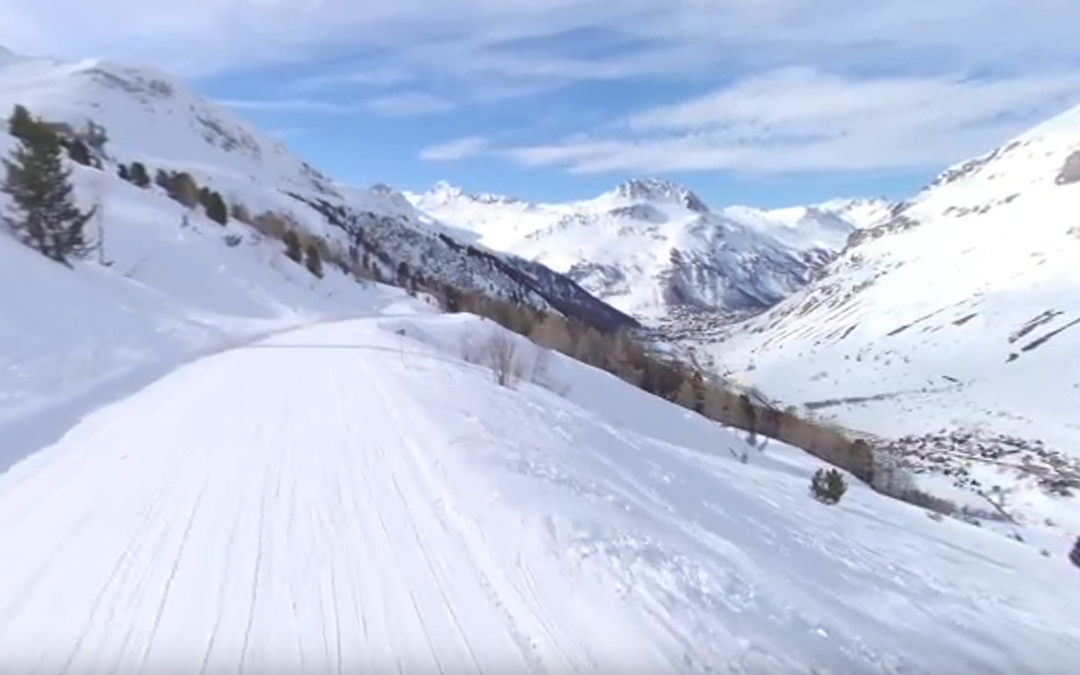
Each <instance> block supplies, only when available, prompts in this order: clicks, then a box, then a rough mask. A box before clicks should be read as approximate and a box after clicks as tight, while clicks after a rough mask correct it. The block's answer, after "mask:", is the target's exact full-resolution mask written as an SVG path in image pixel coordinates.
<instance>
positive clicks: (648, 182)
mask: <svg viewBox="0 0 1080 675" xmlns="http://www.w3.org/2000/svg"><path fill="white" fill-rule="evenodd" d="M615 194H616V195H618V196H619V197H622V198H624V199H630V200H634V201H657V202H669V203H670V202H674V203H678V204H681V205H682V206H685V207H686V208H688V209H690V210H691V211H694V212H696V213H709V207H708V206H706V205H705V202H703V201H701V199H700V198H699V197H698V196H697V195H696V194H694V192H693V191H692V190H691V189H690V188H688V187H685V186H683V185H680V184H678V183H675V182H673V181H670V180H666V179H663V178H632V179H630V180H628V181H625V182H624V183H622V184H620V185H619V186H618V187H616V188H615Z"/></svg>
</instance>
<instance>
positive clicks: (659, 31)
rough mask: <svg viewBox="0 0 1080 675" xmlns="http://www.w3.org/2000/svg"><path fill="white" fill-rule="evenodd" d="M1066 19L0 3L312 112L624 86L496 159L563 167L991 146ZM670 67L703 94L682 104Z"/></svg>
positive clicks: (567, 4)
mask: <svg viewBox="0 0 1080 675" xmlns="http://www.w3.org/2000/svg"><path fill="white" fill-rule="evenodd" d="M57 16H63V17H64V18H65V20H64V21H62V22H61V21H56V20H55V17H57ZM117 17H123V20H122V21H117ZM1077 26H1080V3H1078V2H1076V0H980V1H959V0H957V1H954V2H947V3H943V2H941V1H940V0H873V1H872V2H856V1H854V0H622V1H621V2H618V3H613V2H610V0H546V1H545V2H542V3H531V2H524V1H523V0H367V1H366V2H363V3H358V2H355V1H354V0H189V2H187V3H184V4H177V3H171V4H170V3H165V4H161V3H153V2H146V0H97V1H96V2H92V3H90V2H85V0H3V21H0V44H7V46H9V47H12V48H14V49H16V50H17V51H26V52H32V53H54V54H57V55H60V56H72V57H83V56H87V55H98V54H100V55H104V56H107V57H112V58H117V59H123V60H134V61H149V62H152V63H155V64H159V65H161V66H163V67H165V68H169V69H179V70H180V71H181V74H185V75H195V76H201V75H212V74H223V73H235V72H237V71H243V70H244V69H250V68H256V67H258V68H261V69H262V72H264V73H265V72H275V73H279V72H288V73H290V74H289V77H291V78H293V79H294V84H296V85H297V86H296V87H295V88H292V89H279V90H278V91H289V92H291V93H292V94H301V95H303V96H307V97H310V98H311V100H309V101H307V102H306V103H305V102H303V101H300V100H296V101H293V102H291V103H288V104H286V103H285V102H283V101H278V102H276V103H274V104H271V103H269V102H267V103H263V102H253V101H248V102H235V101H234V102H233V103H235V104H238V105H237V106H236V107H243V106H244V105H247V106H248V108H249V109H253V106H260V105H267V106H270V105H273V106H275V107H273V108H270V107H267V108H259V109H266V110H269V109H275V110H281V109H283V106H284V107H287V105H291V106H294V107H293V109H294V110H295V111H296V112H311V113H314V112H331V111H332V110H334V109H335V106H334V105H323V104H319V103H318V101H319V100H321V99H322V98H324V97H326V98H329V99H333V100H338V99H339V98H342V97H344V98H346V99H348V100H354V99H355V100H356V101H358V102H359V103H358V104H357V105H358V106H360V109H362V110H364V111H366V112H368V113H372V114H377V115H384V116H401V115H419V114H434V113H446V112H452V111H454V110H460V109H462V108H465V107H468V106H475V105H479V104H485V105H488V104H492V105H493V104H497V103H499V102H500V101H506V100H507V99H512V98H518V99H520V98H521V97H528V96H539V95H543V96H545V97H548V98H551V99H554V98H555V97H557V96H560V95H562V94H567V92H571V93H570V94H567V95H576V94H580V93H581V92H583V91H584V92H587V91H588V90H589V88H590V87H592V86H593V85H596V84H604V85H607V84H612V83H619V84H633V85H634V86H635V87H637V89H636V90H635V92H633V93H628V94H627V95H626V96H624V97H622V98H620V99H618V100H612V101H608V102H606V103H605V104H604V105H606V106H607V107H608V109H607V110H606V111H605V113H606V115H607V117H609V118H610V119H612V120H614V121H615V122H616V123H615V125H614V126H613V127H611V128H607V127H605V128H599V129H593V130H592V132H591V133H589V134H588V135H587V136H578V137H574V138H571V139H562V140H553V139H550V138H549V139H546V140H545V139H541V140H540V141H539V142H536V143H534V144H533V145H531V146H529V147H519V148H511V149H509V150H507V151H505V153H504V155H505V156H508V157H510V158H512V159H514V160H516V161H518V162H521V163H524V164H526V165H530V166H560V167H566V168H567V169H568V170H571V171H576V172H600V171H608V170H612V171H615V170H619V171H622V170H635V171H645V170H647V171H662V170H677V169H700V170H713V169H718V168H720V169H725V168H727V169H739V170H756V171H795V170H817V169H823V168H825V169H827V168H860V167H882V166H885V167H888V166H893V167H906V166H922V165H924V164H934V163H939V162H943V161H952V160H954V159H957V158H959V157H962V156H964V155H965V154H968V153H970V152H973V151H978V150H981V149H983V148H985V147H987V146H989V145H993V144H996V143H997V142H999V141H1000V140H1001V135H1008V134H1011V133H1013V132H1015V131H1016V130H1017V129H1018V128H1020V127H1021V126H1022V125H1024V124H1027V123H1028V122H1029V121H1031V120H1033V119H1035V118H1036V116H1038V115H1043V114H1046V113H1048V112H1052V111H1053V109H1054V107H1055V106H1061V105H1064V104H1065V103H1066V102H1069V101H1071V97H1074V96H1077V95H1078V92H1077V89H1076V87H1075V85H1076V83H1075V81H1074V77H1073V75H1072V73H1075V72H1080V53H1078V52H1077V50H1076V47H1075V44H1076V40H1075V34H1076V27H1077ZM478 27H483V30H478ZM192 45H198V48H194V49H193V48H192ZM357 45H362V47H357ZM285 66H287V67H285ZM313 73H314V74H313ZM281 77H284V76H281ZM275 85H276V86H281V87H283V88H284V87H285V86H286V84H285V83H282V82H275ZM301 85H302V86H301ZM654 85H661V87H662V89H657V90H656V91H653V90H652V89H650V87H653V86H654ZM676 85H678V87H682V88H683V89H684V90H689V89H693V90H694V91H696V92H699V93H700V92H702V91H711V93H708V94H706V95H701V96H697V97H692V98H689V100H682V101H680V100H678V98H677V94H678V88H677V87H676ZM660 91H663V94H661V93H658V92H660ZM684 93H685V91H684ZM661 95H663V96H664V97H665V98H666V99H667V100H668V101H669V104H668V105H665V106H662V107H657V108H652V109H648V108H645V109H643V107H644V106H645V105H646V101H648V102H649V103H650V104H651V102H653V101H655V100H656V99H657V97H658V96H661ZM305 105H306V106H308V107H307V108H304V109H303V111H301V108H303V107H304V106H305ZM578 131H581V130H580V129H579V130H578Z"/></svg>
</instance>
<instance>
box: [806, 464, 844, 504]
mask: <svg viewBox="0 0 1080 675" xmlns="http://www.w3.org/2000/svg"><path fill="white" fill-rule="evenodd" d="M845 492H847V481H846V480H844V474H842V473H840V471H839V470H837V469H818V470H817V471H815V472H814V477H813V478H811V479H810V494H811V495H813V497H814V499H816V500H818V501H819V502H821V503H822V504H828V505H830V506H831V505H833V504H837V503H839V502H840V499H841V498H842V497H843V496H844V493H845Z"/></svg>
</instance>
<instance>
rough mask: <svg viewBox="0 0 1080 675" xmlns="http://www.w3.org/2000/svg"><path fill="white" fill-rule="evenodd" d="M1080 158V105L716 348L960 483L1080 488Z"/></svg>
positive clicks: (941, 191)
mask: <svg viewBox="0 0 1080 675" xmlns="http://www.w3.org/2000/svg"><path fill="white" fill-rule="evenodd" d="M1078 165H1080V108H1076V109H1073V110H1070V111H1068V112H1066V113H1064V114H1062V115H1061V116H1059V117H1057V118H1055V119H1053V120H1051V121H1049V122H1047V123H1045V124H1043V125H1041V126H1039V127H1037V128H1035V129H1032V130H1031V131H1029V132H1027V133H1024V134H1022V135H1020V136H1019V137H1017V138H1015V139H1013V140H1011V141H1010V142H1008V143H1006V144H1005V145H1003V146H1001V147H1000V148H997V149H996V150H994V151H993V152H990V153H988V154H986V155H984V156H982V157H978V158H976V159H972V160H970V161H966V162H962V163H960V164H957V165H956V166H954V167H951V168H949V169H948V170H947V171H945V172H943V173H942V174H941V175H940V177H939V178H938V179H937V180H935V181H934V182H933V183H932V184H931V185H929V186H928V187H926V188H925V189H924V190H923V191H921V192H920V193H919V194H918V195H916V196H915V197H914V198H912V199H911V200H910V201H907V202H905V203H903V204H901V205H899V206H898V207H897V208H896V209H895V211H894V212H893V213H892V214H891V216H890V217H889V218H888V219H886V220H885V221H883V222H882V223H880V224H878V225H876V226H874V227H870V228H868V229H865V230H861V231H859V232H856V233H855V235H853V237H852V241H851V245H850V246H849V247H848V248H847V250H845V251H844V253H843V254H842V255H841V256H840V257H839V258H838V259H837V260H835V261H834V262H832V263H831V264H830V265H828V266H827V267H826V268H825V269H824V270H823V273H822V275H821V276H820V278H818V279H816V280H815V281H813V282H812V283H811V284H809V285H808V286H807V287H805V288H804V289H802V290H800V291H798V292H797V293H795V294H794V295H793V296H792V297H790V298H788V299H786V300H784V301H783V302H781V303H780V304H779V305H777V306H776V307H774V308H773V309H771V310H770V311H768V312H766V313H764V314H762V315H760V316H758V317H755V318H754V319H752V320H750V321H747V322H746V323H744V324H740V325H738V326H735V327H733V328H732V329H730V331H729V334H728V335H727V336H726V339H724V340H723V341H721V342H720V343H719V344H715V345H712V346H711V347H710V349H711V351H712V352H713V353H714V354H715V355H716V358H717V359H718V360H719V361H720V362H721V363H722V364H724V365H725V366H726V367H727V368H729V369H731V370H733V371H735V372H736V373H738V377H740V378H742V379H744V380H746V381H747V382H750V383H753V384H754V385H756V386H757V387H759V388H760V389H761V390H762V391H763V392H764V393H765V394H766V395H768V396H771V397H773V398H775V399H778V400H780V401H782V402H783V403H784V404H797V405H803V406H806V407H808V408H810V409H812V410H815V411H817V413H818V414H820V415H822V416H826V417H831V418H834V419H836V420H837V421H839V422H840V423H842V424H844V425H846V426H849V427H853V428H855V429H860V430H865V431H869V432H873V433H876V434H878V435H880V436H882V437H884V438H887V439H892V441H895V439H898V438H901V437H907V438H905V439H904V440H903V441H895V442H896V445H897V446H898V447H900V448H901V451H902V452H904V453H905V454H906V455H908V457H909V459H910V460H911V461H912V462H913V463H916V464H919V465H921V466H923V467H927V466H933V465H937V466H939V467H946V468H947V469H948V473H949V474H950V475H951V477H952V478H950V479H947V482H950V483H956V484H958V485H960V486H961V487H964V488H972V487H973V486H972V485H971V484H970V481H969V477H970V475H975V474H978V475H979V476H980V478H979V480H980V482H981V487H982V488H984V489H985V488H987V487H989V486H992V485H995V484H1001V485H1006V484H1009V485H1011V484H1013V482H1014V481H1013V479H1014V478H1019V479H1020V484H1019V485H1020V486H1022V487H1030V488H1033V489H1031V490H1025V491H1023V494H1024V496H1023V497H1022V500H1023V501H1025V502H1026V503H1027V504H1028V505H1033V506H1035V507H1036V510H1038V508H1041V507H1043V506H1045V505H1047V504H1051V505H1052V504H1053V503H1057V502H1060V500H1061V499H1063V498H1062V497H1055V496H1052V495H1054V494H1061V493H1064V492H1071V493H1074V494H1075V493H1077V492H1080V450H1078V448H1080V421H1078V419H1077V415H1076V411H1077V410H1078V409H1080V172H1077V167H1078ZM973 456H974V459H972V457H973ZM961 469H962V471H961ZM974 487H976V488H978V487H979V486H978V485H976V486H974ZM1017 489H1021V488H1020V487H1018V488H1017ZM1015 500H1021V497H1016V498H1015ZM1073 504H1074V505H1073V507H1072V508H1073V509H1074V510H1075V503H1073ZM1077 526H1080V522H1078V523H1077Z"/></svg>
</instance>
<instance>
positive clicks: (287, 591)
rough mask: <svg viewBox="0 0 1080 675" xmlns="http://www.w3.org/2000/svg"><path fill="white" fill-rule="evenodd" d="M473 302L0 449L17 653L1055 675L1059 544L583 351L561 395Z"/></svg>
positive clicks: (260, 354) (1, 624)
mask: <svg viewBox="0 0 1080 675" xmlns="http://www.w3.org/2000/svg"><path fill="white" fill-rule="evenodd" d="M488 325H489V326H490V324H488ZM401 330H404V332H405V335H404V336H401V337H399V336H398V335H395V332H398V331H401ZM470 330H477V331H481V330H483V329H482V328H481V327H480V325H479V323H478V322H477V321H475V320H474V319H470V318H469V317H467V316H463V315H456V316H440V317H423V316H413V317H411V318H410V317H408V316H402V317H392V316H388V317H384V318H381V319H380V318H372V319H365V320H358V321H353V322H346V323H338V324H329V325H324V326H318V327H314V328H309V329H303V330H300V331H297V332H292V333H287V334H283V335H279V336H277V337H274V338H271V339H268V340H266V341H263V342H260V343H258V344H254V345H251V346H249V347H245V348H241V349H237V350H234V351H230V352H226V353H222V354H218V355H216V356H212V357H209V358H206V359H203V360H201V361H198V362H196V363H193V364H190V365H188V366H186V367H183V368H181V369H179V370H177V371H175V372H174V373H172V374H171V375H169V376H167V377H165V378H164V379H162V380H160V381H158V382H156V383H155V384H153V385H151V386H150V387H147V388H146V389H145V390H143V391H141V392H139V393H138V394H135V395H134V396H130V397H128V398H126V399H124V400H120V401H117V402H116V403H114V404H113V405H110V406H107V407H104V408H102V409H100V410H99V411H97V412H95V413H94V414H92V415H90V416H88V417H86V418H85V419H83V420H81V421H80V422H79V423H78V424H77V425H75V427H74V428H72V429H71V430H70V431H69V432H68V433H67V434H66V435H64V437H63V439H61V440H60V441H59V442H58V443H56V444H55V445H53V446H52V447H49V448H47V449H45V450H42V451H41V452H40V453H38V454H36V455H34V456H32V457H30V458H29V459H27V460H26V461H25V462H23V463H21V464H19V465H17V466H15V467H13V468H12V469H11V470H9V471H8V472H6V473H5V474H3V475H2V476H0V546H2V548H3V550H5V551H18V555H14V556H5V558H4V559H3V560H2V561H0V663H3V670H4V671H5V672H8V671H10V672H13V673H14V672H43V673H44V672H62V671H65V670H66V671H68V672H90V671H93V672H133V671H136V670H138V671H144V670H145V671H147V672H151V671H154V670H158V669H161V668H163V667H164V668H167V669H174V670H183V671H185V672H207V673H212V672H256V671H265V670H267V669H270V670H282V671H289V672H311V673H324V672H332V671H337V672H379V671H383V670H386V669H394V670H397V671H399V672H417V673H419V672H436V671H442V672H490V669H492V668H498V669H506V670H508V671H509V672H526V671H528V672H537V673H553V674H554V673H566V672H597V673H599V672H636V671H637V670H642V671H650V672H730V673H746V674H747V675H750V674H756V673H793V674H794V673H809V672H817V673H835V674H837V675H839V674H840V673H847V672H859V673H910V674H926V675H929V674H931V673H940V672H955V673H959V674H960V675H967V674H975V673H979V674H980V675H984V674H1002V675H1005V674H1012V673H1016V672H1026V673H1034V674H1036V675H1056V674H1057V673H1060V672H1062V668H1065V667H1067V664H1068V663H1070V662H1071V659H1072V658H1073V657H1075V654H1076V650H1077V649H1078V648H1080V630H1078V628H1077V626H1076V623H1075V621H1073V615H1074V604H1075V603H1073V602H1071V599H1070V598H1069V597H1068V596H1067V594H1062V593H1061V592H1060V589H1061V588H1066V587H1068V586H1069V585H1070V584H1072V583H1073V582H1074V580H1075V574H1076V571H1075V570H1074V569H1072V568H1071V567H1069V566H1068V563H1067V562H1066V561H1065V560H1064V556H1063V555H1060V554H1056V555H1055V556H1053V557H1052V558H1045V557H1042V556H1040V555H1039V554H1038V553H1037V552H1036V551H1035V550H1033V549H1032V548H1030V547H1027V546H1024V545H1022V544H1020V543H1018V542H1015V541H1011V540H1008V539H1005V538H1003V537H1000V536H998V535H995V534H993V533H990V532H986V531H984V530H981V529H979V528H975V527H971V526H969V525H965V524H963V523H960V522H957V521H951V520H948V521H943V522H934V521H932V520H930V519H928V518H926V517H925V515H924V514H923V513H922V512H921V511H920V510H918V509H915V508H912V507H909V506H906V505H903V504H900V503H897V502H892V501H887V500H883V499H882V498H880V497H879V496H877V495H875V494H874V493H872V492H869V491H867V490H865V489H863V488H861V487H853V488H852V489H851V491H850V493H849V495H848V496H847V498H846V499H845V500H844V501H843V502H842V503H841V504H840V505H839V506H836V507H826V506H823V505H818V504H816V503H815V502H813V501H811V500H810V499H809V498H808V497H807V496H806V494H805V490H806V484H807V480H808V475H809V473H810V472H811V470H812V466H810V465H808V464H807V463H806V462H805V461H803V460H802V459H801V457H800V456H798V455H795V454H788V453H787V452H785V451H777V453H776V454H766V455H760V456H755V457H754V458H753V461H752V462H751V463H750V464H748V465H743V464H740V463H739V462H737V461H735V460H734V459H731V458H730V457H729V456H728V455H727V448H729V447H738V444H739V440H738V439H736V438H735V437H733V436H731V435H729V434H728V433H727V432H725V431H724V430H722V429H719V428H718V427H716V426H714V425H712V424H710V423H708V422H706V421H704V420H702V419H701V418H696V417H692V416H689V415H688V413H686V412H685V411H683V410H681V409H679V408H677V407H675V406H673V405H671V404H669V403H666V402H663V401H660V400H658V399H654V398H651V397H649V396H647V395H645V394H643V393H641V392H639V391H637V390H634V389H631V388H629V387H628V386H627V385H625V384H624V383H622V382H620V381H618V380H617V379H615V378H613V377H611V376H608V375H606V374H604V373H600V372H598V371H595V370H592V369H589V368H586V367H584V366H581V365H578V364H574V363H572V362H568V361H566V360H564V359H561V358H556V359H555V361H554V362H553V364H552V369H551V376H552V377H554V378H557V379H558V380H560V382H561V385H562V387H563V389H564V390H565V391H567V392H568V393H567V394H566V398H563V397H560V396H558V395H556V394H554V393H552V392H551V391H549V390H547V389H545V388H541V387H537V386H534V385H531V384H528V383H525V384H523V385H522V386H521V388H520V390H519V391H517V392H511V391H508V390H506V389H503V388H500V387H498V386H496V385H495V384H494V383H493V382H492V381H491V376H490V373H487V372H485V371H484V370H483V369H482V368H479V367H477V366H471V365H468V364H465V363H463V362H462V361H461V360H460V359H459V358H458V356H457V354H456V353H455V351H454V349H453V348H450V349H449V350H448V349H446V348H444V347H443V346H442V345H456V344H457V343H458V341H459V337H460V335H461V334H462V333H465V334H467V333H468V331H470ZM433 385H437V386H433ZM710 453H715V454H710ZM61 608H62V609H61Z"/></svg>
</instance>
